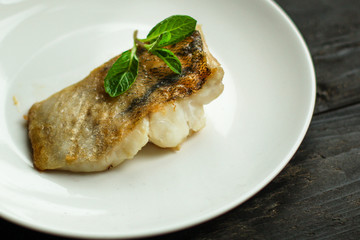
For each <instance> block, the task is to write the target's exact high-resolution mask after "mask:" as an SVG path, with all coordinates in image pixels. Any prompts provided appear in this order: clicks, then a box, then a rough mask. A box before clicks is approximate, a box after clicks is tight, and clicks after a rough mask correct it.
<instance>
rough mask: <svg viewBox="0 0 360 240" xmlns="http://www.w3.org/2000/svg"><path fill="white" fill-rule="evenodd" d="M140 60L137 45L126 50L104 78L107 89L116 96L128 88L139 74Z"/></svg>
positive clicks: (111, 94) (112, 95)
mask: <svg viewBox="0 0 360 240" xmlns="http://www.w3.org/2000/svg"><path fill="white" fill-rule="evenodd" d="M138 68H139V60H138V58H137V57H136V47H135V46H134V47H133V48H132V49H131V50H128V51H125V52H123V53H122V54H121V56H120V57H119V58H118V60H116V62H115V63H114V64H113V65H112V67H111V68H110V70H109V71H108V73H107V75H106V77H105V79H104V87H105V91H106V92H107V93H108V94H109V95H110V96H111V97H116V96H119V95H120V94H122V93H124V92H125V91H126V90H128V89H129V88H130V87H131V85H132V84H133V83H134V81H135V79H136V76H137V74H138Z"/></svg>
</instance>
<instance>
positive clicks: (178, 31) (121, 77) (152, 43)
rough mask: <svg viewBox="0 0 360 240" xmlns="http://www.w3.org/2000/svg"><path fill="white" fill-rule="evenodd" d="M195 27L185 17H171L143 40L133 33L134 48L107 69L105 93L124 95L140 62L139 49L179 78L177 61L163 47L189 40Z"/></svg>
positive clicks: (193, 20)
mask: <svg viewBox="0 0 360 240" xmlns="http://www.w3.org/2000/svg"><path fill="white" fill-rule="evenodd" d="M195 27H196V20H195V19H193V18H192V17H190V16H186V15H173V16H170V17H168V18H166V19H164V20H163V21H161V22H160V23H158V24H157V25H156V26H155V27H153V28H152V29H151V30H150V32H149V34H148V35H147V37H146V38H145V39H138V38H137V31H135V32H134V46H133V47H132V49H131V50H127V51H125V52H123V53H122V54H121V55H120V57H119V58H118V60H116V62H115V63H114V64H113V65H112V67H111V68H110V69H109V71H108V73H107V75H106V77H105V79H104V87H105V91H106V92H107V93H108V94H109V95H110V96H111V97H116V96H119V95H120V94H122V93H124V92H126V91H127V90H128V89H129V88H130V87H131V85H132V84H133V83H134V81H135V80H136V77H137V75H138V69H139V60H138V58H137V56H136V50H137V47H138V46H141V47H144V48H145V49H146V50H147V51H149V52H150V53H152V54H154V55H156V56H158V57H159V58H160V59H162V60H163V61H164V62H165V63H166V64H167V65H168V66H169V68H170V69H171V70H172V71H173V72H174V73H176V74H181V63H180V60H179V59H178V58H177V57H176V56H175V54H174V53H173V52H171V51H170V50H169V49H166V48H164V47H166V46H169V45H172V44H175V43H178V42H180V41H182V40H183V39H185V38H186V37H188V36H190V35H191V34H192V33H193V32H194V31H195Z"/></svg>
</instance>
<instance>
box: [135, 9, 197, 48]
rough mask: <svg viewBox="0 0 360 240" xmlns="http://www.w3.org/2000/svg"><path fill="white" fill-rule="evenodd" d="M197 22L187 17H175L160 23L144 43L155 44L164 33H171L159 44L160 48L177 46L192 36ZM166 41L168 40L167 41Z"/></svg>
mask: <svg viewBox="0 0 360 240" xmlns="http://www.w3.org/2000/svg"><path fill="white" fill-rule="evenodd" d="M196 22H197V21H196V20H195V19H193V18H192V17H190V16H186V15H173V16H170V17H168V18H166V19H164V20H163V21H161V22H159V23H158V24H157V25H156V26H155V27H154V28H152V29H151V30H150V32H149V34H148V35H147V37H146V39H143V40H142V41H143V42H150V43H152V42H154V41H156V39H157V38H158V37H159V36H160V35H161V34H164V33H166V32H167V33H169V34H170V35H167V37H166V38H164V39H163V41H161V43H159V45H158V46H159V47H164V46H167V45H171V44H175V43H177V42H180V41H181V40H183V39H185V38H186V37H188V36H190V35H191V34H192V33H193V32H194V30H195V27H196ZM165 39H166V40H165Z"/></svg>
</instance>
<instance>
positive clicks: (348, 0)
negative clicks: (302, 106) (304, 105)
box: [276, 0, 360, 113]
mask: <svg viewBox="0 0 360 240" xmlns="http://www.w3.org/2000/svg"><path fill="white" fill-rule="evenodd" d="M276 2H277V3H278V4H279V5H280V6H281V7H283V8H284V9H285V11H286V12H287V13H288V15H289V16H290V17H291V18H292V19H293V21H294V23H295V24H296V25H297V26H298V28H299V30H300V32H301V33H302V35H303V37H304V38H305V40H306V42H307V44H308V46H309V49H310V52H311V55H312V58H313V61H314V65H315V69H316V77H317V83H318V84H317V104H316V108H315V112H316V113H320V112H324V111H328V110H331V109H336V108H340V107H343V106H347V105H349V104H354V103H359V102H360V13H359V12H360V1H358V0H342V1H339V0H328V1H324V0H323V1H321V0H302V1H293V0H277V1H276Z"/></svg>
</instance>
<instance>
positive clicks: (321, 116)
mask: <svg viewBox="0 0 360 240" xmlns="http://www.w3.org/2000/svg"><path fill="white" fill-rule="evenodd" d="M277 2H278V4H279V5H280V6H281V7H283V9H284V10H285V11H286V12H287V13H288V14H289V15H290V17H291V18H292V19H293V21H294V22H295V24H296V25H297V26H298V28H299V30H300V31H301V33H302V34H303V36H304V38H305V40H306V42H307V43H308V46H309V48H310V52H311V54H312V57H313V61H314V64H315V69H316V75H317V99H316V101H317V102H316V107H315V113H314V117H313V120H312V123H311V126H310V129H309V131H308V133H307V135H306V137H305V139H304V141H303V143H302V144H301V146H300V148H299V150H298V151H297V153H296V154H295V156H294V157H293V159H292V160H291V161H290V163H289V164H288V165H287V166H286V168H285V169H284V170H283V171H282V172H281V173H280V174H279V175H278V176H277V177H276V178H275V179H274V180H273V181H272V182H271V183H270V184H269V185H268V186H267V187H266V188H265V189H263V190H262V191H261V192H259V193H258V194H257V195H255V196H254V197H253V198H251V199H250V200H248V201H247V202H246V203H244V204H242V205H241V206H238V207H237V208H235V209H233V210H232V211H230V212H228V213H226V214H224V215H222V216H220V217H218V218H216V219H213V220H211V221H208V222H206V223H203V224H201V225H198V226H195V227H193V228H190V229H186V230H183V231H180V232H176V233H172V234H168V235H164V236H160V237H155V238H151V239H154V240H155V239H159V240H160V239H161V240H165V239H169V240H170V239H171V240H174V239H175V240H180V239H181V240H184V239H360V1H359V0H278V1H277ZM224 4H225V2H224ZM0 229H1V232H2V235H3V236H6V235H8V234H9V236H12V237H14V239H21V238H24V239H25V238H26V239H30V238H31V239H62V238H60V237H56V236H51V235H46V234H43V233H38V232H34V231H31V230H28V229H25V228H22V227H19V226H17V225H15V224H12V223H9V222H7V221H5V220H0Z"/></svg>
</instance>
